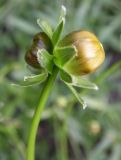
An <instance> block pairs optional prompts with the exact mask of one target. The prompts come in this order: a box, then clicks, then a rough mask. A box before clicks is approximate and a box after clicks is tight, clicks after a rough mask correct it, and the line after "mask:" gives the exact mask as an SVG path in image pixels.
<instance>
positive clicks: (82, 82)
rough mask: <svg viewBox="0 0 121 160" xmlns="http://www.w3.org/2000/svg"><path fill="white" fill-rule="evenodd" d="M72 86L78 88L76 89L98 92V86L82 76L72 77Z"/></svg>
mask: <svg viewBox="0 0 121 160" xmlns="http://www.w3.org/2000/svg"><path fill="white" fill-rule="evenodd" d="M71 85H73V86H76V87H81V88H88V89H94V90H98V86H97V85H96V84H95V83H92V82H91V81H89V80H87V79H84V78H82V77H80V76H72V84H71Z"/></svg>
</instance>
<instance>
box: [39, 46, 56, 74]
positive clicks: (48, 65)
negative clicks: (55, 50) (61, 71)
mask: <svg viewBox="0 0 121 160" xmlns="http://www.w3.org/2000/svg"><path fill="white" fill-rule="evenodd" d="M37 60H38V62H39V63H40V65H41V66H42V67H43V68H44V69H45V70H47V71H48V72H49V73H50V74H51V73H52V70H53V65H54V63H53V55H51V54H49V53H48V51H47V50H45V49H41V50H39V51H38V52H37Z"/></svg>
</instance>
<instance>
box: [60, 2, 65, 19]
mask: <svg viewBox="0 0 121 160" xmlns="http://www.w3.org/2000/svg"><path fill="white" fill-rule="evenodd" d="M65 16H66V7H65V6H64V5H62V6H61V13H60V18H59V21H61V20H62V19H63V18H64V17H65Z"/></svg>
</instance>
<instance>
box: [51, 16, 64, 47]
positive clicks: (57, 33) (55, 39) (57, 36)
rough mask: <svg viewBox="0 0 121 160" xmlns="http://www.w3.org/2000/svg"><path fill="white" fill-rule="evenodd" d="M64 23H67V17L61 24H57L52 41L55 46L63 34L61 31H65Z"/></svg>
mask: <svg viewBox="0 0 121 160" xmlns="http://www.w3.org/2000/svg"><path fill="white" fill-rule="evenodd" d="M64 24H65V18H63V19H62V20H61V21H60V22H59V24H58V25H57V27H56V29H55V31H54V33H53V35H52V43H53V45H54V46H56V45H57V44H58V42H59V39H60V36H61V33H62V31H63V28H64Z"/></svg>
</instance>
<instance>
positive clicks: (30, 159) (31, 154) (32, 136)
mask: <svg viewBox="0 0 121 160" xmlns="http://www.w3.org/2000/svg"><path fill="white" fill-rule="evenodd" d="M57 73H58V68H57V67H54V69H53V73H52V75H49V76H48V79H47V81H46V83H45V85H44V87H43V90H42V92H41V95H40V102H39V105H38V107H37V108H36V111H35V113H34V116H33V120H32V124H31V128H30V133H29V139H28V147H27V158H26V160H34V159H35V140H36V133H37V129H38V125H39V122H40V119H41V114H42V111H43V109H44V106H45V104H46V101H47V99H48V96H49V93H50V91H51V88H52V85H53V83H54V81H55V79H56V76H57Z"/></svg>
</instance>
